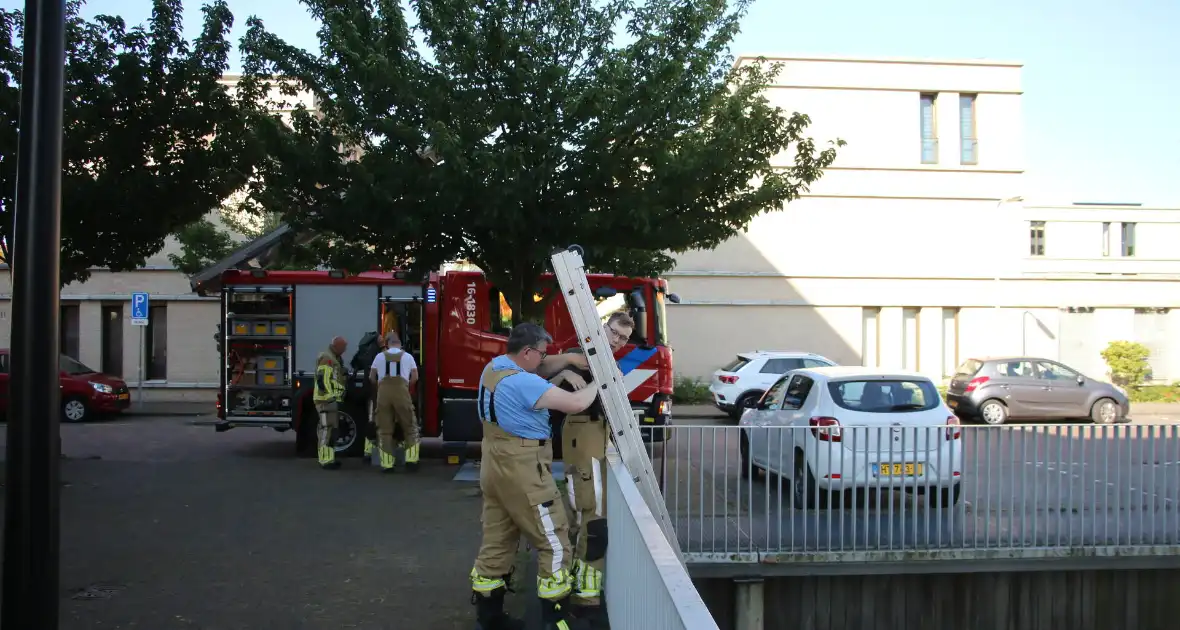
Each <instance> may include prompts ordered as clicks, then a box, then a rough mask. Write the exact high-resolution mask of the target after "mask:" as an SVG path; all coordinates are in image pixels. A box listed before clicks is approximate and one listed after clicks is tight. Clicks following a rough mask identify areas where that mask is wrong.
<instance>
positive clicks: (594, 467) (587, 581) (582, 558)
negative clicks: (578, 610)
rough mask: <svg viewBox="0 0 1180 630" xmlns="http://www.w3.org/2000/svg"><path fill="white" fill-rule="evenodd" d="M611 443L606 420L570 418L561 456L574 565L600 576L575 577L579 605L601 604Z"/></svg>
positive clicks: (564, 429) (565, 428) (566, 426)
mask: <svg viewBox="0 0 1180 630" xmlns="http://www.w3.org/2000/svg"><path fill="white" fill-rule="evenodd" d="M609 439H610V437H609V434H608V429H607V422H606V419H605V418H604V419H601V420H597V421H595V420H591V419H590V416H566V419H565V426H564V427H563V428H562V435H561V452H562V461H563V462H565V479H566V485H565V488H566V497H565V498H566V501H567V505H568V509H569V510H570V515H571V517H572V518H571V520H572V521H573V523H572V524H571V527H570V529H571V531H572V532H573V539H574V541H575V542H574V563H575V564H580V563H585V564H586V565H588V566H590V567H591V568H593V569H594V570H595V571H596V572H597V576H590V575H587V574H588V573H593V572H587V571H581V572H579V574H577V575H575V576H574V580H575V583H574V592H573V597H574V600H575V603H578V604H581V605H583V606H594V605H598V604H599V603H600V601H601V600H600V597H601V590H602V584H601V581H602V576H603V574H604V571H605V568H606V531H605V529H606V470H605V469H604V466H606V444H607V441H608V440H609Z"/></svg>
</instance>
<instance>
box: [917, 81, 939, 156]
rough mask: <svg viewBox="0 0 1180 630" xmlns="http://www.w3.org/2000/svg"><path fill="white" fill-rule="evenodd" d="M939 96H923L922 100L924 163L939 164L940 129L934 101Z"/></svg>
mask: <svg viewBox="0 0 1180 630" xmlns="http://www.w3.org/2000/svg"><path fill="white" fill-rule="evenodd" d="M937 96H938V95H937V94H923V95H922V100H921V107H920V110H921V129H922V163H923V164H938V127H937V126H936V124H935V121H936V116H935V112H934V101H935V99H936V98H937Z"/></svg>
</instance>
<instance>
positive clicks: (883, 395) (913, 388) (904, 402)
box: [828, 379, 942, 413]
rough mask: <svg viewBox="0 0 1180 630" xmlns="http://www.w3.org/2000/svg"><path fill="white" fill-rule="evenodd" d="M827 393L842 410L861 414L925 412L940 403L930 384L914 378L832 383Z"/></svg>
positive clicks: (935, 389)
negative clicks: (860, 412)
mask: <svg viewBox="0 0 1180 630" xmlns="http://www.w3.org/2000/svg"><path fill="white" fill-rule="evenodd" d="M828 392H829V393H830V394H831V395H832V400H833V401H834V402H835V403H836V404H837V405H839V406H841V407H843V408H844V409H849V410H851V411H863V412H865V413H904V412H907V411H929V410H931V409H934V408H935V407H938V406H939V405H941V404H942V397H941V396H939V394H938V388H936V387H935V386H934V383H931V382H930V381H927V380H918V379H906V380H889V381H882V380H877V379H873V380H864V381H833V382H831V383H828Z"/></svg>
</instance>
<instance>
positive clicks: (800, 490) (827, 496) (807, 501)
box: [791, 451, 840, 509]
mask: <svg viewBox="0 0 1180 630" xmlns="http://www.w3.org/2000/svg"><path fill="white" fill-rule="evenodd" d="M817 485H818V484H816V483H815V475H813V474H811V469H810V468H808V466H807V460H806V459H804V457H803V453H802V452H800V451H795V469H794V474H793V475H792V476H791V499H792V500H793V501H794V503H795V507H797V508H810V509H814V508H816V507H819V508H825V507H827V506H828V505H829V504H830V503H831V502H832V499H834V498H836V496H837V495H839V494H840V493H839V492H833V491H831V490H824V489H823V488H818V487H817Z"/></svg>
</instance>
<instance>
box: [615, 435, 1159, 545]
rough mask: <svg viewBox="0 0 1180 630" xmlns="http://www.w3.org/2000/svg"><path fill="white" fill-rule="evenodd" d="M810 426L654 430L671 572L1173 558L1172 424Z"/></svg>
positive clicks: (656, 462) (654, 455)
mask: <svg viewBox="0 0 1180 630" xmlns="http://www.w3.org/2000/svg"><path fill="white" fill-rule="evenodd" d="M822 420H823V419H813V420H812V421H811V422H812V423H814V426H790V427H784V426H760V427H736V426H670V427H667V428H663V429H660V430H663V431H666V432H667V435H666V438H667V439H666V440H665V442H664V444H663V446H662V453H659V452H654V453H653V459H654V464H655V466H656V470H657V474H658V475H660V476H661V477H662V479H663V489H664V496H665V499H666V501H667V503H668V508H669V511H670V512H671V514H672V518H673V521H674V524H675V527H676V530H677V535H678V537H679V539H680V541H681V548H682V550H683V551H684V554H685V557H686V559H688V560H690V561H694V562H702V561H703V562H710V561H713V562H716V561H720V562H734V561H757V560H758V559H760V558H761V559H764V558H765V556H766V554H774V555H780V556H795V557H809V558H811V559H816V560H818V559H824V558H827V559H831V558H833V557H837V556H839V557H842V558H844V559H849V557H850V555H851V556H856V559H858V560H866V561H867V560H872V559H874V557H885V556H888V557H890V558H893V559H896V558H897V557H898V555H897V552H908V553H909V554H910V557H912V556H913V554H915V553H924V554H925V555H923V556H922V557H926V558H935V557H958V558H969V557H971V556H972V553H975V555H977V556H978V555H981V554H983V553H986V552H996V551H1000V552H1003V553H1004V554H1006V556H1008V557H1032V556H1037V555H1041V556H1046V555H1050V556H1051V555H1061V554H1063V553H1070V552H1077V553H1087V552H1094V551H1095V550H1098V551H1102V550H1106V551H1108V552H1113V551H1120V552H1121V553H1136V552H1138V553H1149V554H1150V553H1154V552H1153V551H1152V550H1154V549H1159V548H1161V547H1164V546H1168V547H1178V548H1177V549H1171V550H1170V551H1169V553H1180V425H1112V426H1103V425H1082V424H1038V425H1020V426H1002V427H991V426H971V425H968V426H959V425H948V426H933V427H902V426H878V427H871V428H870V427H849V426H838V425H826V424H824V423H823V422H822ZM817 421H818V422H817ZM804 422H807V421H806V420H805V421H804ZM612 544H613V541H612Z"/></svg>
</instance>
